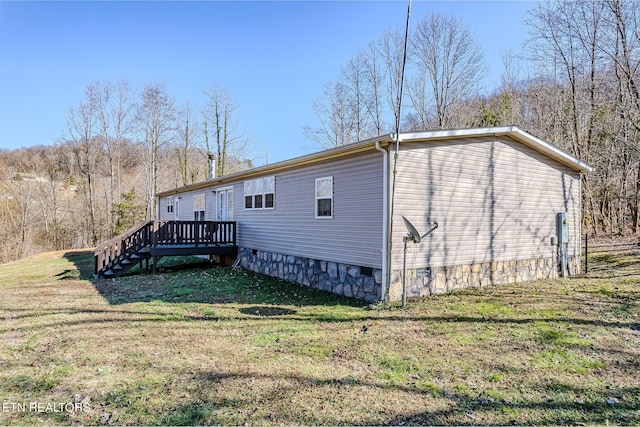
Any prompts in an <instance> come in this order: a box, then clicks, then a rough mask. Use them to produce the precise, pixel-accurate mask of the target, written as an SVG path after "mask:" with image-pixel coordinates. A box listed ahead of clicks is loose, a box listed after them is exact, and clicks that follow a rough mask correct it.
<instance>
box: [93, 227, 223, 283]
mask: <svg viewBox="0 0 640 427" xmlns="http://www.w3.org/2000/svg"><path fill="white" fill-rule="evenodd" d="M169 245H190V246H195V247H198V246H204V245H232V246H235V245H236V222H235V221H174V220H172V221H143V222H141V223H139V224H137V225H136V226H134V227H132V228H130V229H129V230H127V231H125V232H124V233H123V234H121V235H119V236H117V237H114V238H113V239H110V240H108V241H106V242H103V243H100V244H99V245H97V246H96V248H95V250H94V257H95V274H96V275H97V274H99V273H100V272H104V271H107V270H109V269H110V268H112V267H113V266H115V265H116V264H118V263H120V262H122V261H123V260H124V259H127V258H128V257H129V256H131V255H132V254H134V253H138V252H139V251H140V250H142V249H143V248H145V247H149V246H151V247H156V246H169Z"/></svg>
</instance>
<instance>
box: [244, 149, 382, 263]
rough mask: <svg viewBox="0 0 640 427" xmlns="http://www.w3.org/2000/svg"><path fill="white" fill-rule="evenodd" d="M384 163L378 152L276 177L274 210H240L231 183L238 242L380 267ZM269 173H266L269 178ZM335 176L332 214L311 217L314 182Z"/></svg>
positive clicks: (309, 167) (290, 253) (280, 251)
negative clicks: (325, 216) (330, 215)
mask: <svg viewBox="0 0 640 427" xmlns="http://www.w3.org/2000/svg"><path fill="white" fill-rule="evenodd" d="M382 163H383V156H382V155H381V154H380V153H378V152H372V153H366V154H363V155H359V156H356V157H352V158H348V159H341V160H337V161H332V162H328V163H324V164H316V165H312V166H307V167H303V168H298V169H295V170H289V171H285V172H281V173H278V174H276V175H275V177H276V183H275V187H276V188H275V209H263V210H248V209H244V187H243V182H238V183H236V184H235V185H234V202H235V210H234V216H235V220H236V221H237V222H238V246H240V247H246V248H251V249H258V250H262V251H268V252H275V253H283V254H288V255H295V256H299V257H306V258H310V259H318V260H326V261H334V262H340V263H344V264H352V265H361V266H366V267H373V268H382V234H383V231H382V196H383V194H382V183H383V177H382ZM270 175H272V174H267V175H265V176H270ZM328 176H333V190H334V206H333V218H331V219H316V218H315V212H316V211H315V209H316V206H315V180H316V178H323V177H328Z"/></svg>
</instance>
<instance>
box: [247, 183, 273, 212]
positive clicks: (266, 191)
mask: <svg viewBox="0 0 640 427" xmlns="http://www.w3.org/2000/svg"><path fill="white" fill-rule="evenodd" d="M275 194H276V177H275V176H268V177H266V178H257V179H252V180H249V181H245V182H244V208H245V209H273V208H275Z"/></svg>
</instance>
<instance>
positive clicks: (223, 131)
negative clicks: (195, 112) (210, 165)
mask: <svg viewBox="0 0 640 427" xmlns="http://www.w3.org/2000/svg"><path fill="white" fill-rule="evenodd" d="M205 95H206V97H207V99H206V102H205V106H204V109H203V111H202V130H203V134H204V142H205V149H206V151H207V152H206V153H204V154H205V155H208V154H210V153H215V154H216V155H217V156H216V159H217V165H216V166H217V167H216V174H217V175H218V176H220V175H224V174H227V173H230V172H231V171H232V170H231V169H230V164H231V162H230V158H231V157H235V158H236V159H238V158H243V157H245V156H246V155H247V150H248V140H247V138H246V136H245V134H244V132H242V131H240V130H239V129H238V118H237V110H238V108H239V105H238V104H236V103H235V102H234V101H233V99H232V98H231V95H230V94H229V91H228V90H227V89H224V88H222V87H221V86H219V85H217V84H212V85H211V87H210V88H209V90H207V91H205ZM234 163H235V162H234ZM235 167H239V166H238V165H237V164H236V166H235ZM236 170H237V169H236Z"/></svg>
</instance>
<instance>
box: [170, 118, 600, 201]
mask: <svg viewBox="0 0 640 427" xmlns="http://www.w3.org/2000/svg"><path fill="white" fill-rule="evenodd" d="M486 136H507V137H511V138H512V139H514V140H516V141H518V142H521V143H523V144H525V145H527V146H529V147H531V148H532V149H534V150H536V151H539V152H540V153H542V154H544V155H546V156H548V157H550V158H552V159H555V160H557V161H558V162H560V163H562V164H564V165H565V166H567V167H569V168H571V169H573V170H575V171H577V172H593V171H594V170H595V168H594V167H593V166H591V165H589V164H587V163H584V162H582V161H581V160H579V159H577V158H575V157H573V156H571V155H570V154H568V153H566V152H565V151H563V150H560V149H559V148H557V147H555V146H553V145H551V144H549V143H547V142H545V141H543V140H541V139H539V138H537V137H535V136H533V135H531V134H530V133H527V132H525V131H523V130H522V129H520V128H519V127H517V126H504V127H486V128H472V129H451V130H435V131H422V132H413V133H412V132H405V133H400V138H399V140H400V143H402V142H410V141H423V142H425V143H428V142H430V141H442V140H448V139H459V138H476V137H477V138H479V137H486ZM392 143H395V135H394V134H388V135H382V136H378V137H375V138H371V139H366V140H363V141H359V142H354V143H352V144H347V145H343V146H340V147H336V148H331V149H328V150H323V151H319V152H316V153H312V154H307V155H304V156H301V157H296V158H293V159H289V160H284V161H281V162H277V163H273V164H270V165H264V166H259V167H255V168H252V169H248V170H244V171H241V172H236V173H232V174H229V175H223V176H219V177H216V178H214V179H209V180H206V181H201V182H197V183H194V184H189V185H186V186H184V187H179V188H174V189H172V190H167V191H163V192H160V193H158V194H157V197H167V196H172V195H175V194H180V193H185V192H188V191H194V190H200V189H203V188H207V187H210V186H212V185H221V184H225V183H230V182H233V181H237V180H238V179H246V178H250V177H252V176H257V175H264V174H268V173H276V172H279V171H282V170H286V169H291V168H297V167H301V166H304V165H310V164H314V163H319V162H326V161H328V160H332V159H338V158H342V157H347V156H350V155H353V154H356V153H361V152H364V151H370V150H371V149H374V148H375V146H376V144H380V145H389V144H392Z"/></svg>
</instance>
